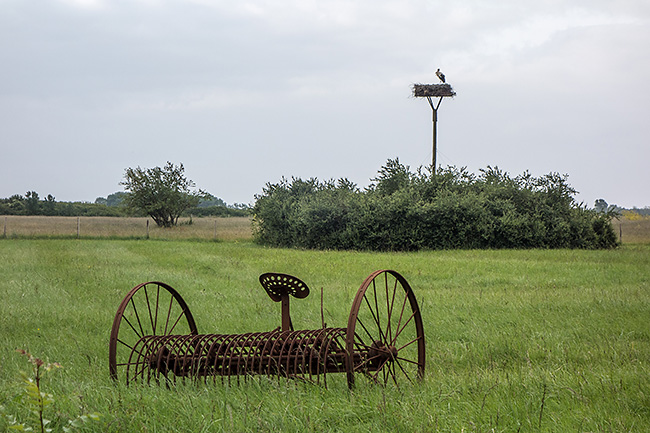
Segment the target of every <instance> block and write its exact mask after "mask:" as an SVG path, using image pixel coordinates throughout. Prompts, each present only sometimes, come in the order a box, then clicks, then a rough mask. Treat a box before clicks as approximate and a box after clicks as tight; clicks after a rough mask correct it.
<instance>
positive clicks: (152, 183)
mask: <svg viewBox="0 0 650 433" xmlns="http://www.w3.org/2000/svg"><path fill="white" fill-rule="evenodd" d="M120 184H121V185H124V188H125V189H126V191H127V192H128V193H127V195H126V197H125V198H124V203H125V204H126V207H127V208H129V209H131V210H137V211H142V212H144V213H145V214H147V215H149V216H150V217H151V218H152V219H153V220H154V221H155V222H156V224H157V225H158V226H159V227H172V226H175V225H176V223H177V222H178V217H180V216H181V214H182V213H183V211H184V210H185V209H188V208H190V207H194V206H197V205H198V203H199V201H200V199H201V198H202V197H203V196H204V195H205V192H203V191H202V190H198V191H193V190H192V188H193V187H194V186H195V185H194V182H192V181H191V180H189V179H187V178H186V177H185V168H184V167H183V164H179V165H178V166H176V165H174V164H172V163H171V162H169V161H168V162H167V165H165V166H164V167H162V168H160V167H154V168H148V169H143V168H140V167H136V168H127V169H126V171H125V173H124V181H122V182H120Z"/></svg>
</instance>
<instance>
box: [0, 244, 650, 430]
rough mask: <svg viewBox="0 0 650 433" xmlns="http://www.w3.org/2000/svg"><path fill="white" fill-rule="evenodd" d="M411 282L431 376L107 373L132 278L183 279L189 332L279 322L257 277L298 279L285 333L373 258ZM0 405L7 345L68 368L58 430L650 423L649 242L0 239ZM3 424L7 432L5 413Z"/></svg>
mask: <svg viewBox="0 0 650 433" xmlns="http://www.w3.org/2000/svg"><path fill="white" fill-rule="evenodd" d="M380 268H390V269H395V270H397V271H398V272H400V273H402V274H403V275H404V276H405V277H406V278H407V280H408V281H409V282H410V284H411V285H412V287H413V289H414V291H415V293H416V296H417V298H418V301H419V302H420V308H421V310H422V316H423V320H424V326H425V334H426V343H427V369H426V378H425V380H424V382H423V383H421V384H414V385H412V384H409V383H400V386H399V387H394V386H388V387H385V388H384V387H381V386H378V385H374V384H371V383H368V382H367V381H365V380H363V378H360V380H358V381H357V382H358V383H357V385H358V386H357V387H356V388H355V390H354V391H353V392H349V391H348V390H347V385H346V382H345V375H338V376H337V375H334V374H332V375H328V377H327V382H328V388H327V389H325V388H324V387H322V386H316V385H311V384H305V383H298V382H291V381H287V380H285V379H277V378H266V377H253V378H240V379H239V381H238V380H237V379H235V378H233V379H231V381H230V383H229V382H228V381H227V380H226V381H225V382H224V383H222V382H221V380H220V379H218V380H217V383H216V384H214V385H212V384H211V385H209V386H204V385H196V384H192V383H185V384H183V383H179V384H178V385H177V386H176V387H174V388H172V389H167V388H166V387H164V386H160V387H159V386H136V387H129V388H126V387H124V386H122V385H117V386H116V385H114V384H113V383H112V382H111V381H110V379H109V377H108V361H107V358H108V338H109V333H110V327H111V323H112V320H113V316H114V314H115V310H116V309H117V306H118V304H119V302H120V301H121V299H122V298H123V297H124V295H125V294H126V292H127V291H128V290H129V289H130V288H131V287H133V286H135V285H136V284H138V283H140V282H143V281H148V280H159V281H164V282H166V283H168V284H170V285H171V286H173V287H175V288H176V289H177V290H179V291H180V293H181V295H182V296H183V297H184V298H185V299H186V301H187V302H188V304H189V306H190V308H191V310H192V313H193V314H194V316H195V318H196V320H197V325H198V327H199V332H202V333H208V332H210V333H211V332H218V333H241V332H250V331H266V330H271V329H273V328H275V327H277V326H279V324H280V306H279V305H278V304H276V303H274V302H272V301H271V300H270V299H269V298H268V296H267V295H266V294H265V292H264V291H263V289H262V288H261V286H260V285H259V283H258V282H257V278H258V276H259V275H260V274H261V273H263V272H268V271H275V272H286V273H290V274H294V275H296V276H298V277H300V278H301V279H303V280H304V281H305V282H306V283H307V284H308V285H309V286H310V288H311V290H312V294H311V295H310V296H309V297H308V298H306V299H303V300H295V299H292V304H291V312H292V318H293V322H294V325H295V326H296V328H298V329H299V328H303V329H316V328H318V327H320V320H321V318H320V290H321V287H322V288H323V291H324V307H325V308H324V310H325V321H326V322H327V324H328V326H345V325H346V323H347V316H348V314H349V312H350V307H351V304H352V300H353V298H354V295H355V293H356V291H357V289H358V287H359V285H360V284H361V282H362V281H363V279H364V278H365V277H366V276H367V275H368V274H370V273H371V272H372V271H373V270H376V269H380ZM0 299H2V302H0V405H2V406H4V407H5V411H6V412H7V413H16V414H18V415H19V416H21V415H24V416H26V414H25V412H24V408H23V406H22V405H21V403H20V402H19V401H16V400H15V396H17V395H19V394H20V386H21V385H20V380H19V377H20V376H19V371H20V370H25V371H26V370H28V369H29V366H28V365H26V363H25V359H24V357H22V356H20V355H19V354H17V353H15V351H14V350H15V349H18V348H24V349H28V350H29V351H30V352H31V353H33V354H35V355H37V356H40V357H42V358H45V359H47V360H49V361H58V362H60V363H61V364H62V365H63V367H64V368H63V369H60V370H57V371H53V372H51V373H50V374H48V376H47V377H46V379H45V383H44V384H43V386H44V388H45V389H46V390H47V391H48V392H51V393H53V394H54V395H55V398H56V402H55V405H54V408H53V409H52V412H51V413H50V417H51V419H53V427H54V428H55V430H56V429H60V428H61V427H62V426H63V425H64V424H65V422H67V420H68V419H73V418H75V417H76V416H77V415H79V414H80V413H84V412H91V411H92V412H94V411H96V412H100V413H102V414H103V415H104V416H103V417H102V419H101V421H100V422H98V423H93V424H89V425H88V426H87V427H86V431H109V432H132V431H150V432H151V431H165V432H166V431H177V432H186V431H196V432H202V431H204V432H214V431H217V432H218V431H256V432H257V431H300V432H303V431H307V432H309V431H314V432H316V431H346V432H350V431H351V432H355V431H359V432H367V431H450V432H460V431H477V432H485V431H495V432H501V431H503V432H506V431H507V432H510V431H511V432H517V431H522V432H524V431H532V432H557V431H616V432H620V431H650V325H649V321H648V320H649V318H650V248H649V247H647V246H625V247H623V248H620V249H618V250H614V251H568V250H552V251H549V250H517V251H512V250H499V251H490V250H488V251H475V250H469V251H436V252H419V253H360V252H330V251H300V250H288V249H271V248H263V247H259V246H256V245H254V244H252V243H250V242H238V243H235V242H220V243H212V242H190V241H161V240H148V241H147V240H92V239H81V240H76V239H67V240H65V239H63V240H60V239H57V240H24V239H5V240H0ZM1 423H2V421H0V430H1V429H3V428H4V425H3V424H1Z"/></svg>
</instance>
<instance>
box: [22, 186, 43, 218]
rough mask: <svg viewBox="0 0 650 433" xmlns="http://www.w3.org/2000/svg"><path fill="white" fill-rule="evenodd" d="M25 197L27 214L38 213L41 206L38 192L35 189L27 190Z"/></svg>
mask: <svg viewBox="0 0 650 433" xmlns="http://www.w3.org/2000/svg"><path fill="white" fill-rule="evenodd" d="M25 198H26V200H25V209H26V210H27V215H38V214H39V213H40V207H41V206H40V203H39V200H38V193H37V192H36V191H27V193H26V194H25Z"/></svg>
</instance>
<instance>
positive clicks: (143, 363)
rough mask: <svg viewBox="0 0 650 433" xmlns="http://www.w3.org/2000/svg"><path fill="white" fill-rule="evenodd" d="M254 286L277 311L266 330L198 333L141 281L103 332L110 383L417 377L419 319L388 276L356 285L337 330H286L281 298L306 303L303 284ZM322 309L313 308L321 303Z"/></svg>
mask: <svg viewBox="0 0 650 433" xmlns="http://www.w3.org/2000/svg"><path fill="white" fill-rule="evenodd" d="M259 280H260V283H261V284H262V286H263V287H264V289H265V290H266V292H267V293H268V295H269V296H270V297H271V299H272V300H273V301H275V302H280V303H281V306H282V325H281V326H280V327H279V328H278V329H276V330H273V331H268V332H249V333H244V334H199V333H198V330H197V327H196V323H195V321H194V317H193V316H192V313H191V312H190V309H189V307H188V306H187V303H186V302H185V301H184V300H183V298H182V297H181V296H180V294H179V293H178V292H177V291H176V290H175V289H173V288H172V287H171V286H169V285H167V284H165V283H161V282H147V283H142V284H139V285H137V286H136V287H134V288H133V289H132V290H131V291H130V292H129V293H128V294H127V295H126V297H125V298H124V299H123V300H122V302H121V304H120V306H119V308H118V310H117V314H116V315H115V319H114V321H113V327H112V329H111V337H110V344H109V366H110V375H111V377H112V378H113V379H114V380H116V381H117V380H120V381H124V382H125V383H126V384H127V385H128V384H132V383H149V382H152V381H153V382H154V383H156V382H164V383H170V382H172V383H174V382H175V381H176V380H177V379H178V378H182V379H183V380H184V379H185V378H191V379H193V380H203V381H206V382H207V381H208V380H209V378H212V379H211V380H213V381H216V378H217V377H221V378H222V379H223V378H226V377H227V378H228V379H230V378H231V377H232V376H237V378H239V377H240V376H248V375H256V374H263V375H276V376H285V377H289V378H295V379H304V380H307V381H312V382H316V383H320V378H321V377H322V378H323V383H324V385H325V386H327V374H329V373H346V374H347V382H348V386H349V387H352V386H353V385H354V380H355V374H363V375H364V376H367V377H369V378H370V379H371V380H372V381H374V382H378V383H383V384H387V383H391V382H393V383H395V384H398V381H399V380H401V379H403V378H405V379H407V380H409V381H414V380H418V379H422V378H423V377H424V364H425V344H424V329H423V327H422V317H421V315H420V309H419V307H418V304H417V301H416V298H415V295H414V294H413V290H412V289H411V286H410V285H409V284H408V282H407V281H406V279H404V277H403V276H402V275H400V274H399V273H397V272H395V271H391V270H379V271H376V272H373V273H372V274H370V275H369V276H368V278H366V279H365V281H364V282H363V283H362V284H361V287H360V288H359V290H358V291H357V294H356V296H355V298H354V301H353V303H352V309H351V310H350V315H349V318H348V323H347V327H346V328H328V327H326V326H325V324H324V323H323V326H322V328H321V329H314V330H294V328H293V324H292V322H291V316H290V315H289V296H290V295H291V296H293V297H295V298H299V299H300V298H305V297H306V296H307V295H309V288H308V287H307V285H306V284H305V283H304V282H302V281H301V280H299V279H298V278H296V277H293V276H291V275H287V274H279V273H266V274H263V275H261V276H260V278H259ZM321 303H322V301H321Z"/></svg>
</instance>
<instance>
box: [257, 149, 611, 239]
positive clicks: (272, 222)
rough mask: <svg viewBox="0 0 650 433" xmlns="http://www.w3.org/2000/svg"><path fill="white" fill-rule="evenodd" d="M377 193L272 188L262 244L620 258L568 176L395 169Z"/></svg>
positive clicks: (344, 183) (263, 203)
mask: <svg viewBox="0 0 650 433" xmlns="http://www.w3.org/2000/svg"><path fill="white" fill-rule="evenodd" d="M371 181H372V182H373V183H372V184H371V185H370V186H369V187H368V188H366V189H364V190H361V189H359V188H358V187H357V186H356V185H355V184H354V183H352V182H350V181H349V180H347V179H339V180H338V181H333V180H330V181H324V182H322V181H319V180H317V179H314V178H311V179H308V180H303V179H300V178H293V179H292V180H291V181H289V180H287V179H284V178H283V179H282V180H281V181H280V182H278V183H275V184H271V183H268V184H267V185H266V186H265V188H264V189H263V193H262V194H260V195H258V196H256V201H255V204H254V206H253V208H252V213H253V224H254V229H255V239H256V240H257V242H259V243H261V244H264V245H270V246H278V247H299V248H310V249H311V248H314V249H354V250H380V251H415V250H421V249H449V248H613V247H615V246H616V245H617V239H616V234H615V232H614V230H613V227H612V224H611V218H612V216H613V214H612V213H611V212H602V211H596V210H593V209H588V208H586V206H583V205H581V204H578V203H576V201H575V199H574V196H575V195H576V193H577V192H576V191H575V190H574V189H573V188H572V187H571V186H570V185H569V184H568V176H567V175H560V174H558V173H549V174H547V175H544V176H541V177H533V176H532V175H530V173H528V172H525V173H523V174H522V175H519V176H516V177H511V176H510V175H509V174H508V173H506V172H504V171H502V170H500V169H499V168H498V167H487V168H486V169H482V170H480V172H479V174H477V175H475V174H472V173H469V172H468V171H467V170H466V169H464V168H461V169H457V168H455V167H448V168H443V169H441V170H439V171H438V172H436V173H435V174H434V173H431V171H430V170H424V169H418V170H417V171H415V172H413V171H411V170H410V168H409V167H408V166H405V165H403V164H401V163H400V162H399V159H395V160H388V162H387V163H386V165H385V166H383V167H382V168H381V169H380V170H379V173H378V176H377V177H376V178H375V179H371Z"/></svg>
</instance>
